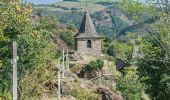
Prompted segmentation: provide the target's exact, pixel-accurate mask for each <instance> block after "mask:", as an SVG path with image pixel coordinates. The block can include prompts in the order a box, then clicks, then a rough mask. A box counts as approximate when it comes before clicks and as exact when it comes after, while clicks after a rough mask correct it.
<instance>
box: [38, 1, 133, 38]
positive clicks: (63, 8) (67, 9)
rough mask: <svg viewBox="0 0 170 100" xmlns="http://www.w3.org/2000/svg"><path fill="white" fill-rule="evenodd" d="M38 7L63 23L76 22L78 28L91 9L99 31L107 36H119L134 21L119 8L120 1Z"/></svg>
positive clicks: (59, 3)
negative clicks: (85, 14) (84, 15)
mask: <svg viewBox="0 0 170 100" xmlns="http://www.w3.org/2000/svg"><path fill="white" fill-rule="evenodd" d="M36 8H37V9H38V12H39V13H40V14H41V15H44V16H46V15H51V16H57V17H58V18H59V21H60V22H61V23H63V24H66V25H68V24H72V23H74V24H75V25H76V27H77V28H79V27H80V23H81V19H82V17H83V14H84V11H85V10H89V11H90V13H91V16H92V19H93V22H94V24H95V26H96V29H97V32H98V33H100V34H101V35H102V36H106V37H112V38H114V37H115V36H119V33H120V32H121V31H122V30H124V29H125V28H127V27H129V26H131V25H133V21H132V20H130V19H129V17H128V16H127V15H126V14H125V13H124V12H123V11H121V9H119V7H118V3H117V2H113V1H111V0H106V1H102V2H99V1H98V0H96V1H90V2H87V7H86V2H84V1H79V2H73V1H72V2H69V1H63V2H57V3H54V4H46V5H38V6H36ZM127 31H128V30H127ZM130 31H136V30H130Z"/></svg>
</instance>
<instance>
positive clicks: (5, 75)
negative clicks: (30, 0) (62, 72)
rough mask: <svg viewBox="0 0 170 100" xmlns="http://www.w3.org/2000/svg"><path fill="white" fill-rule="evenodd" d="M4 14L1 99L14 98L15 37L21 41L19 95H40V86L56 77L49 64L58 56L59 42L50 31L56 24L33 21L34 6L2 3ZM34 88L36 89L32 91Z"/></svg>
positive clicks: (0, 49) (0, 31) (0, 42)
mask: <svg viewBox="0 0 170 100" xmlns="http://www.w3.org/2000/svg"><path fill="white" fill-rule="evenodd" d="M0 13H1V14H0V18H1V25H0V52H1V53H0V99H3V100H11V97H12V96H11V88H12V87H11V86H12V84H11V83H12V80H11V79H12V67H11V66H12V65H11V63H10V62H11V61H10V59H12V41H14V40H15V41H17V46H18V56H19V60H18V67H17V69H18V84H19V86H18V90H19V92H18V94H19V97H18V98H19V99H26V98H30V97H34V96H37V95H40V94H41V93H42V92H43V91H42V88H41V89H40V88H38V87H39V86H43V85H42V84H43V82H44V81H46V80H47V79H48V78H50V77H51V76H52V75H51V76H49V75H50V74H47V73H50V70H48V66H49V65H50V63H51V62H52V61H53V60H54V59H55V55H56V52H55V45H54V44H53V42H52V41H51V39H50V35H51V33H50V32H48V29H50V28H51V27H53V25H49V26H48V27H47V26H44V27H43V28H40V27H38V26H39V24H41V21H40V22H39V21H38V20H37V21H36V20H32V17H31V15H32V7H31V6H30V5H24V6H20V5H18V4H16V3H2V2H0ZM34 22H36V23H37V24H34ZM38 23H39V24H38ZM45 27H46V28H45ZM44 69H45V70H44ZM43 70H44V71H43ZM42 71H43V72H42ZM51 74H52V73H51ZM38 77H41V79H40V78H38ZM47 77H48V78H47ZM30 80H31V81H30ZM35 88H36V89H35ZM38 89H39V90H38ZM33 90H34V92H31V91H33ZM40 91H42V92H40Z"/></svg>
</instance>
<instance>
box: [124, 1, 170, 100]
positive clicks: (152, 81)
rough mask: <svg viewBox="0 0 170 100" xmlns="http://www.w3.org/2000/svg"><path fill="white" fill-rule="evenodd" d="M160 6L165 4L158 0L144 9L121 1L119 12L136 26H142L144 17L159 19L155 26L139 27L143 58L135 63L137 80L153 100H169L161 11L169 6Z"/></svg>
mask: <svg viewBox="0 0 170 100" xmlns="http://www.w3.org/2000/svg"><path fill="white" fill-rule="evenodd" d="M165 1H166V0H165ZM125 2H126V3H125ZM155 2H156V3H155ZM163 3H165V2H164V1H162V0H161V1H156V0H153V1H152V2H149V3H148V6H145V5H143V4H141V3H139V2H135V1H131V2H130V1H128V0H124V2H123V3H122V5H123V9H124V10H125V11H126V12H128V14H129V15H131V16H132V18H133V19H134V20H136V21H137V22H138V23H141V22H143V23H144V19H145V18H146V16H147V18H151V17H155V16H156V17H159V18H158V19H157V21H156V22H155V23H152V24H145V25H144V26H143V27H144V30H145V31H146V34H145V35H144V36H143V38H142V43H141V49H142V52H143V53H144V55H145V56H144V58H142V59H139V61H138V63H139V68H138V74H139V75H140V77H141V79H140V80H141V82H143V83H145V85H146V91H145V92H146V93H148V94H149V96H150V97H151V99H153V100H162V99H164V100H169V98H170V85H169V84H170V80H169V79H170V73H169V72H170V68H169V64H170V63H169V59H168V58H169V48H170V45H169V44H170V41H169V34H170V30H169V27H170V26H169V24H168V22H167V21H169V13H168V12H169V11H168V10H167V9H165V8H167V5H168V4H169V3H168V2H166V5H164V6H165V8H162V4H163ZM155 8H157V9H159V10H157V9H155ZM144 17H145V18H144Z"/></svg>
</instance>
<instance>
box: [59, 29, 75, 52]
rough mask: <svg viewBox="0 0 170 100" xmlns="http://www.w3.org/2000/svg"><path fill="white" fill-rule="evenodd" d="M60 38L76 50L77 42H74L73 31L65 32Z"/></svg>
mask: <svg viewBox="0 0 170 100" xmlns="http://www.w3.org/2000/svg"><path fill="white" fill-rule="evenodd" d="M60 37H61V39H63V40H64V41H65V42H66V43H67V45H68V46H69V47H70V48H72V49H74V46H75V40H74V36H73V34H72V31H69V30H64V31H62V32H61V33H60Z"/></svg>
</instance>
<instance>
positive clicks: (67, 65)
mask: <svg viewBox="0 0 170 100" xmlns="http://www.w3.org/2000/svg"><path fill="white" fill-rule="evenodd" d="M69 67H70V66H69V57H68V49H67V71H69V70H70V69H69Z"/></svg>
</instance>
